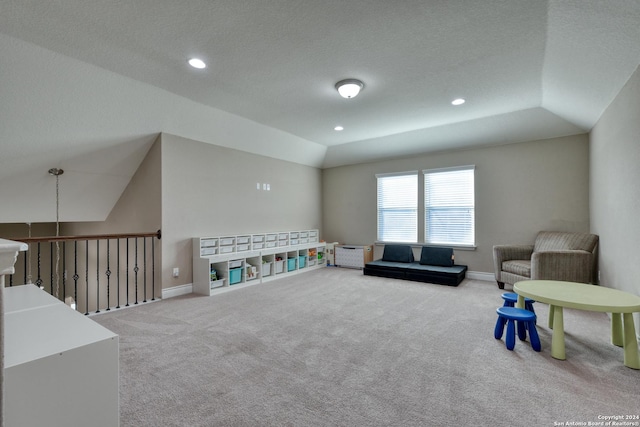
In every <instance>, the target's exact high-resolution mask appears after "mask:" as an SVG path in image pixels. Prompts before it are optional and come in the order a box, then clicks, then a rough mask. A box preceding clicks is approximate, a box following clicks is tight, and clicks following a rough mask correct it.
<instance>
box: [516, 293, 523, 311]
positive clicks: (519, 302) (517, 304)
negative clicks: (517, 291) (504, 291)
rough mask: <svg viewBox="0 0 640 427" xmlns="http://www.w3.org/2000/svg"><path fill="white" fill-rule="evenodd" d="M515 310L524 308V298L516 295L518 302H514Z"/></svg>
mask: <svg viewBox="0 0 640 427" xmlns="http://www.w3.org/2000/svg"><path fill="white" fill-rule="evenodd" d="M516 307H517V308H524V297H523V296H522V295H518V301H516Z"/></svg>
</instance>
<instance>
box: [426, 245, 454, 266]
mask: <svg viewBox="0 0 640 427" xmlns="http://www.w3.org/2000/svg"><path fill="white" fill-rule="evenodd" d="M420 264H423V265H437V266H441V267H451V266H452V265H453V248H439V247H434V246H423V247H422V252H421V253H420Z"/></svg>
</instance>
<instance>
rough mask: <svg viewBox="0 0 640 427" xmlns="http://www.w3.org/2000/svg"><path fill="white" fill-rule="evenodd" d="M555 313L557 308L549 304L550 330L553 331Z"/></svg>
mask: <svg viewBox="0 0 640 427" xmlns="http://www.w3.org/2000/svg"><path fill="white" fill-rule="evenodd" d="M554 312H555V306H554V305H551V304H549V329H553V313H554Z"/></svg>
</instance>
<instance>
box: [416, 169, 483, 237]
mask: <svg viewBox="0 0 640 427" xmlns="http://www.w3.org/2000/svg"><path fill="white" fill-rule="evenodd" d="M474 170H475V167H474V166H461V167H457V168H448V169H429V170H424V171H422V173H423V174H424V210H425V218H424V219H425V223H424V224H425V242H426V243H431V244H439V245H440V244H443V245H460V246H466V245H469V246H473V245H474V244H475V196H474V192H475V191H474Z"/></svg>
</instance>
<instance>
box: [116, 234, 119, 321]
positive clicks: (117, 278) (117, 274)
mask: <svg viewBox="0 0 640 427" xmlns="http://www.w3.org/2000/svg"><path fill="white" fill-rule="evenodd" d="M117 242H118V244H117V249H118V261H117V263H116V264H117V266H118V268H117V271H118V272H117V273H116V285H117V288H116V291H117V295H116V296H117V297H118V301H116V308H120V239H118V240H117Z"/></svg>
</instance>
